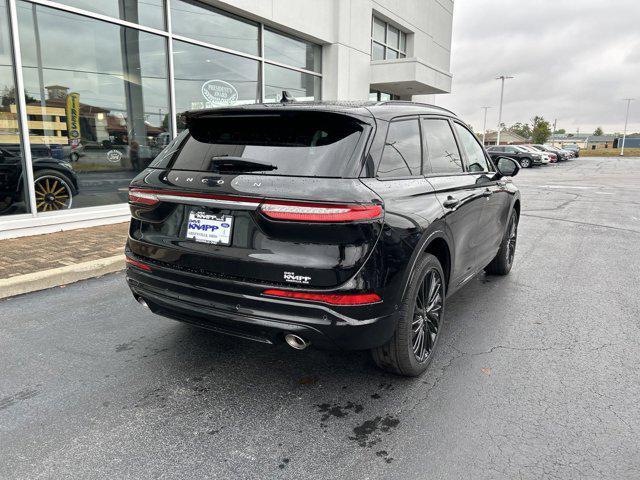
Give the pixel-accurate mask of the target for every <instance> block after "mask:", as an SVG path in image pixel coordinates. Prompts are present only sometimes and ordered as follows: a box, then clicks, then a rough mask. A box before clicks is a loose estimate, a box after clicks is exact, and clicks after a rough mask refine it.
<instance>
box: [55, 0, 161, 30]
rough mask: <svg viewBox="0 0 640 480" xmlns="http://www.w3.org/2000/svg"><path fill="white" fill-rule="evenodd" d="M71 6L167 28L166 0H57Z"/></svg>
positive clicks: (141, 23) (153, 26) (128, 20)
mask: <svg viewBox="0 0 640 480" xmlns="http://www.w3.org/2000/svg"><path fill="white" fill-rule="evenodd" d="M56 1H58V2H59V3H62V4H64V5H69V6H70V7H75V8H80V9H82V10H87V11H89V12H95V13H99V14H101V15H107V16H109V17H113V18H119V19H120V20H126V21H127V22H131V23H139V24H140V25H145V26H147V27H151V28H157V29H158V30H164V29H165V22H164V0H56Z"/></svg>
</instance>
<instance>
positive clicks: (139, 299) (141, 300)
mask: <svg viewBox="0 0 640 480" xmlns="http://www.w3.org/2000/svg"><path fill="white" fill-rule="evenodd" d="M138 303H139V304H140V305H142V306H143V307H144V308H149V305H148V304H147V301H146V300H145V299H144V298H142V297H138Z"/></svg>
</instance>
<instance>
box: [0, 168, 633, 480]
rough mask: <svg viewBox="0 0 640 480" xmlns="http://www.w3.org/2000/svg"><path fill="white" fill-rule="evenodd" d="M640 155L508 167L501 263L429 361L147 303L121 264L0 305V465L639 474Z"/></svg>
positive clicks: (465, 293)
mask: <svg viewBox="0 0 640 480" xmlns="http://www.w3.org/2000/svg"><path fill="white" fill-rule="evenodd" d="M639 167H640V159H619V158H602V159H591V158H585V159H582V158H581V159H577V160H573V161H570V162H567V163H562V164H559V165H550V166H546V167H537V168H533V169H528V170H524V171H522V172H521V173H520V175H519V176H518V177H516V179H515V181H516V183H517V184H518V185H519V186H520V187H521V189H522V197H523V215H522V218H521V222H520V229H519V240H518V246H517V252H516V261H515V265H514V268H513V270H512V272H511V274H510V275H509V276H507V277H500V278H498V277H488V276H485V275H481V276H478V277H477V278H476V279H474V280H473V281H471V283H470V284H468V285H467V286H466V287H465V288H464V289H463V290H461V291H460V292H459V293H457V294H456V295H455V296H454V297H452V298H451V299H450V301H449V303H448V305H447V309H448V311H447V323H446V326H445V329H444V331H443V336H442V338H441V339H440V344H439V348H438V350H437V351H436V354H435V358H434V360H433V363H432V364H431V367H430V369H429V370H428V372H427V373H426V374H425V375H424V376H423V377H421V378H418V379H405V378H399V377H396V376H393V375H389V374H386V373H382V372H380V371H378V370H377V369H376V368H375V366H374V365H373V364H372V362H371V360H370V359H369V356H368V354H367V353H366V352H346V353H345V352H327V351H318V350H314V349H307V350H305V351H303V352H298V351H293V350H291V349H290V348H288V347H286V346H284V345H280V346H275V347H273V346H265V345H262V344H255V343H251V342H248V341H243V340H238V339H234V338H225V337H219V336H216V335H215V334H213V333H210V332H206V331H201V330H197V329H195V328H192V327H190V326H186V325H183V324H180V323H177V322H173V321H171V320H168V319H164V318H161V317H157V316H154V315H153V314H151V313H149V312H148V311H147V310H145V309H143V308H142V307H141V306H140V305H138V304H137V303H136V302H135V301H134V300H133V298H132V297H131V295H130V294H129V291H128V288H127V286H126V285H125V282H124V277H123V275H122V274H114V275H109V276H105V277H103V278H99V279H94V280H89V281H85V282H81V283H78V284H74V285H70V286H67V287H66V288H56V289H53V290H47V291H42V292H37V293H33V294H28V295H24V296H21V297H16V298H12V299H9V300H5V301H2V302H0V365H2V370H1V374H0V478H3V479H5V478H6V479H14V478H24V479H35V478H55V479H60V478H82V479H94V478H95V479H102V478H135V479H147V478H184V479H196V478H219V479H245V478H247V479H279V478H296V479H303V478H305V479H306V478H313V479H326V478H349V479H383V478H384V479H414V478H416V479H417V478H419V479H427V478H428V479H440V478H443V479H444V478H446V479H449V478H473V479H501V478H505V479H506V478H508V479H513V478H536V479H537V478H561V479H572V478H580V479H589V478H598V479H603V478H611V479H621V478H638V477H640V453H639V452H640V408H638V398H640V373H639V372H640V370H639V365H640V345H639V343H640V342H639V338H640V335H639V334H640V332H639V322H640V298H639V295H638V292H640V208H639V207H640V200H639V198H638V196H639V193H640V168H639Z"/></svg>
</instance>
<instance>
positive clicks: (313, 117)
mask: <svg viewBox="0 0 640 480" xmlns="http://www.w3.org/2000/svg"><path fill="white" fill-rule="evenodd" d="M188 126H189V136H188V138H186V140H185V141H184V142H183V144H182V148H181V149H180V151H179V153H178V154H177V156H176V157H175V160H174V162H173V165H172V168H173V169H176V170H194V171H205V172H218V173H249V172H250V173H258V174H264V175H287V176H301V177H338V178H339V177H342V176H343V174H344V172H345V170H346V167H347V165H348V164H349V162H350V160H351V158H352V156H353V155H354V152H355V151H356V150H357V147H358V145H359V142H360V140H361V139H362V138H363V137H364V136H363V132H364V131H365V128H368V127H365V125H364V124H361V123H360V122H358V121H357V120H356V119H354V118H352V117H348V116H345V115H338V114H326V113H323V112H283V113H280V112H278V113H269V114H251V115H248V114H236V115H219V116H215V115H214V116H211V117H199V118H194V119H191V120H190V122H189V125H188Z"/></svg>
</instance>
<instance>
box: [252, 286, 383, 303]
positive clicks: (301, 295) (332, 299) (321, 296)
mask: <svg viewBox="0 0 640 480" xmlns="http://www.w3.org/2000/svg"><path fill="white" fill-rule="evenodd" d="M262 293H263V295H268V296H271V297H282V298H293V299H297V300H310V301H312V302H322V303H328V304H330V305H366V304H368V303H377V302H380V301H381V300H382V298H380V295H378V294H376V293H342V294H340V293H329V294H325V293H311V292H298V291H293V290H277V289H269V290H265V291H264V292H262Z"/></svg>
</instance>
